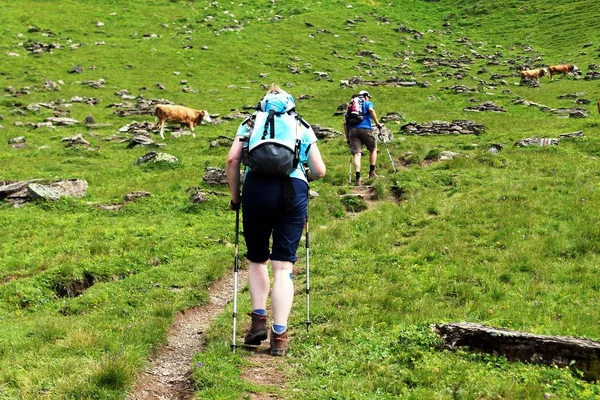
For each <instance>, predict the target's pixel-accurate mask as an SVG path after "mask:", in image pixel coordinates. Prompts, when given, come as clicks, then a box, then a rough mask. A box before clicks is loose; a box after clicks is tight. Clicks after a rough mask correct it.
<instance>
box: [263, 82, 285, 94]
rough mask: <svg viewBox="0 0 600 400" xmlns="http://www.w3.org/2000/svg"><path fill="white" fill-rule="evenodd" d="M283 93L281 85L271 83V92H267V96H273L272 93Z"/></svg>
mask: <svg viewBox="0 0 600 400" xmlns="http://www.w3.org/2000/svg"><path fill="white" fill-rule="evenodd" d="M281 92H282V90H281V88H280V87H279V85H278V84H276V83H271V86H270V87H269V90H267V93H266V94H271V93H281Z"/></svg>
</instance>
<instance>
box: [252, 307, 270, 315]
mask: <svg viewBox="0 0 600 400" xmlns="http://www.w3.org/2000/svg"><path fill="white" fill-rule="evenodd" d="M252 312H253V313H254V314H258V315H262V316H265V315H267V310H265V309H263V308H257V309H256V310H252Z"/></svg>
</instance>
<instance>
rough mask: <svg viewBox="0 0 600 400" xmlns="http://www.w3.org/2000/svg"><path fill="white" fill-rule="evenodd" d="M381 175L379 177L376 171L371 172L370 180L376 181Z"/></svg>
mask: <svg viewBox="0 0 600 400" xmlns="http://www.w3.org/2000/svg"><path fill="white" fill-rule="evenodd" d="M378 176H379V175H377V173H376V172H375V171H371V172H369V179H375V178H377V177H378Z"/></svg>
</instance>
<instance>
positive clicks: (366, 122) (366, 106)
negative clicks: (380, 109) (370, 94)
mask: <svg viewBox="0 0 600 400" xmlns="http://www.w3.org/2000/svg"><path fill="white" fill-rule="evenodd" d="M371 108H374V106H373V102H371V101H367V100H365V101H364V103H363V114H364V118H363V120H362V121H360V124H358V125H350V127H349V128H348V130H350V129H353V128H362V129H373V127H372V126H371V124H372V118H371V113H369V110H370V109H371Z"/></svg>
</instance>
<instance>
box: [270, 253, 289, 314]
mask: <svg viewBox="0 0 600 400" xmlns="http://www.w3.org/2000/svg"><path fill="white" fill-rule="evenodd" d="M271 264H272V266H273V291H272V293H271V305H272V306H273V323H274V324H275V325H287V321H288V317H289V315H290V311H291V310H292V303H293V302H294V281H293V280H292V268H293V266H294V264H292V263H291V262H290V261H275V260H274V261H271Z"/></svg>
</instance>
